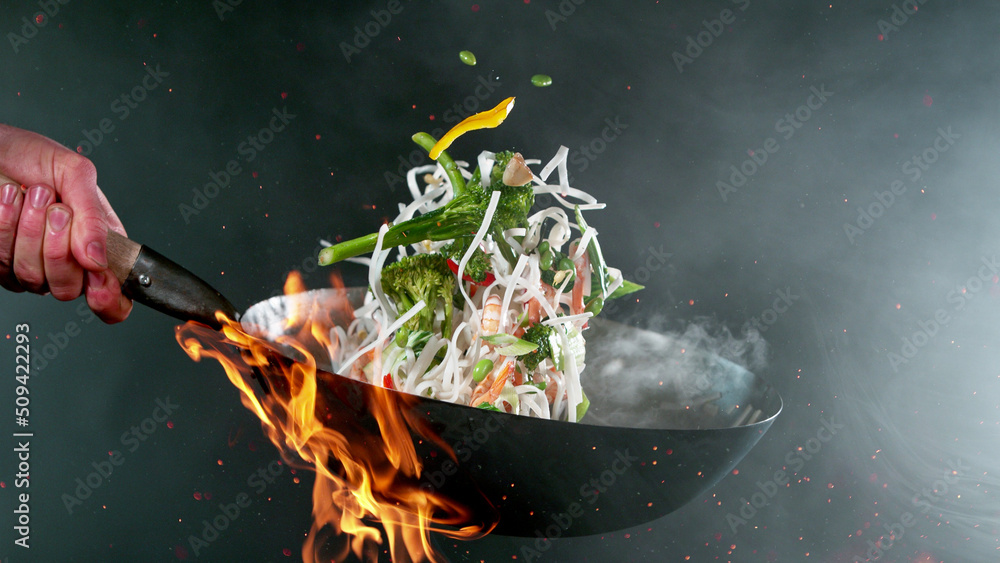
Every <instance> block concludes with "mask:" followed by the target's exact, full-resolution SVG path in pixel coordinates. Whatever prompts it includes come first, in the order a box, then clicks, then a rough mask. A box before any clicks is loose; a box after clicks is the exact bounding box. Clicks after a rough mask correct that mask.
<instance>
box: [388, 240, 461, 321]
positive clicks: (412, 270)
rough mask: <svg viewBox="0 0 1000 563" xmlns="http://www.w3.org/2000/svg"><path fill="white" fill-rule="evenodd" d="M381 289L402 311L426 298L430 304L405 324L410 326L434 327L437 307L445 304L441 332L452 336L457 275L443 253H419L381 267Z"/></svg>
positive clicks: (425, 300) (401, 312) (427, 303)
mask: <svg viewBox="0 0 1000 563" xmlns="http://www.w3.org/2000/svg"><path fill="white" fill-rule="evenodd" d="M382 289H383V290H384V291H385V294H386V295H387V296H388V297H389V298H390V299H392V301H393V302H394V303H395V304H396V310H397V311H398V312H399V314H400V315H403V314H405V313H406V312H407V311H409V310H410V309H411V308H412V307H413V306H414V305H415V304H416V303H418V302H419V301H421V300H423V301H424V303H425V304H426V305H427V306H426V307H424V309H423V310H421V311H420V312H419V313H417V314H416V315H414V317H413V318H412V319H410V320H409V321H407V322H406V324H405V325H404V326H405V327H406V328H408V329H409V330H424V331H431V330H433V329H434V311H435V309H437V306H438V303H441V304H443V306H444V321H443V322H442V323H441V332H442V333H443V334H444V336H445V338H448V337H450V336H451V317H452V312H453V310H454V302H455V275H454V274H452V273H451V269H449V268H448V260H447V258H445V257H444V256H442V255H441V254H416V255H414V256H408V257H406V258H403V259H402V260H399V261H398V262H394V263H392V264H389V265H388V266H386V267H384V268H382Z"/></svg>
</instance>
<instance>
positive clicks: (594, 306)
mask: <svg viewBox="0 0 1000 563" xmlns="http://www.w3.org/2000/svg"><path fill="white" fill-rule="evenodd" d="M603 308H604V300H603V299H601V298H600V297H595V298H593V299H591V300H590V303H587V308H586V309H585V310H586V311H587V312H588V313H590V314H591V315H594V316H595V317H596V316H597V315H600V314H601V309H603Z"/></svg>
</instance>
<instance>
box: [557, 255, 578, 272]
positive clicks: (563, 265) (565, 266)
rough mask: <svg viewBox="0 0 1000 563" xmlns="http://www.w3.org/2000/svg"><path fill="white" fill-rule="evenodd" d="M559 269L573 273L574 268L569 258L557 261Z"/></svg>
mask: <svg viewBox="0 0 1000 563" xmlns="http://www.w3.org/2000/svg"><path fill="white" fill-rule="evenodd" d="M559 269H560V270H570V271H571V272H575V271H576V266H575V265H574V264H573V261H572V260H570V259H569V258H563V259H562V260H560V261H559Z"/></svg>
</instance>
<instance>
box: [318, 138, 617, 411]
mask: <svg viewBox="0 0 1000 563" xmlns="http://www.w3.org/2000/svg"><path fill="white" fill-rule="evenodd" d="M568 154H569V150H568V149H567V148H566V147H560V149H559V151H558V152H557V153H556V154H555V156H554V157H553V158H552V159H551V160H550V161H549V162H548V163H547V164H546V165H545V167H544V168H543V169H542V171H541V172H540V173H539V174H537V175H533V177H532V189H533V192H534V193H535V194H550V195H552V196H553V198H554V199H555V201H556V203H557V205H553V206H551V207H548V208H545V209H541V210H539V211H537V212H535V213H533V214H531V215H530V216H529V217H528V223H527V227H515V228H508V229H507V230H505V231H504V232H503V233H502V234H500V235H498V236H502V237H504V242H506V244H508V245H509V246H510V247H511V249H512V250H513V251H514V253H515V256H517V260H516V262H515V263H514V264H513V265H512V264H511V263H509V262H507V260H506V259H504V258H503V256H502V255H501V254H500V251H499V248H498V245H497V243H498V242H499V241H497V240H494V239H493V238H492V237H493V235H492V234H491V233H492V232H493V231H492V229H491V225H492V223H493V218H494V215H495V214H496V211H497V207H498V205H499V202H500V196H501V192H500V191H493V192H492V193H491V194H490V199H489V204H488V206H487V207H486V210H485V213H484V215H483V219H482V222H481V224H480V225H479V229H478V230H477V231H476V234H475V235H474V236H473V238H472V240H471V241H470V242H469V244H468V249H467V250H466V252H465V253H464V254H463V255H462V256H461V259H460V260H459V262H458V264H457V274H456V284H457V286H458V288H457V294H460V295H461V299H458V298H457V295H456V299H455V302H454V307H453V313H452V319H451V321H452V323H451V324H452V332H451V334H450V335H449V336H448V338H445V337H444V336H443V335H442V334H441V333H440V332H439V331H436V332H434V333H432V334H430V335H427V333H422V334H423V336H422V337H421V338H422V339H421V340H420V342H423V344H422V346H423V348H422V349H421V348H418V349H414V348H413V347H411V343H412V342H416V341H413V340H406V342H405V343H404V342H403V341H400V342H399V343H398V344H397V343H396V341H395V339H394V338H392V336H393V335H394V334H397V332H398V331H399V329H400V328H401V327H402V326H403V325H404V324H406V323H407V321H409V320H410V319H412V318H413V317H414V316H415V315H417V313H418V312H420V311H421V310H423V309H424V308H425V307H433V308H434V318H435V319H436V320H435V321H434V323H435V325H437V323H440V322H442V319H443V318H444V317H443V315H444V312H443V311H444V310H443V306H442V305H441V304H440V303H425V302H424V301H419V302H418V303H417V304H416V305H414V306H413V307H412V308H410V309H409V310H407V311H406V313H405V314H402V315H399V314H398V311H397V309H396V307H395V305H394V304H393V302H392V300H391V299H390V298H389V296H388V295H387V294H386V292H385V291H384V290H383V288H382V285H381V272H382V268H383V267H384V265H385V263H386V262H387V260H388V259H389V256H390V254H391V253H392V251H393V249H392V248H388V249H387V248H384V246H383V245H384V238H385V234H386V232H387V230H388V228H389V227H388V225H383V226H382V227H381V228H380V229H379V233H378V238H377V241H376V245H375V250H374V252H373V253H372V256H371V257H370V258H368V257H358V258H355V259H353V261H355V262H358V263H363V264H365V265H366V266H368V268H369V271H368V283H369V286H370V288H371V290H370V292H369V294H368V295H366V299H365V303H364V304H363V305H361V306H360V307H358V308H357V309H356V310H355V319H354V320H353V321H352V322H351V323H350V325H348V326H347V327H334V328H333V329H331V331H330V340H331V344H330V346H329V354H330V361H331V364H332V365H334V366H339V368H338V371H340V372H341V373H350V374H351V375H352V376H353V377H357V378H361V379H366V380H368V381H369V382H370V383H374V384H376V385H382V384H383V377H384V376H386V375H388V376H389V378H391V380H392V382H393V385H395V386H396V387H397V388H398V389H399V390H400V391H403V392H407V393H412V394H416V395H420V396H429V397H433V398H436V399H439V400H443V401H448V402H455V403H463V404H470V402H471V403H473V404H475V402H474V401H475V399H476V395H477V394H483V393H486V395H485V396H484V398H483V399H480V401H485V403H484V404H487V405H491V406H492V407H495V408H500V409H506V410H508V412H511V413H514V414H521V415H525V416H533V417H540V418H554V419H560V420H569V421H576V419H577V408H578V406H579V405H580V404H581V403H582V401H583V389H582V386H581V374H582V372H583V369H584V367H585V366H584V363H583V362H582V361H578V360H582V352H579V353H580V354H581V356H579V358H578V357H577V355H576V354H577V351H578V350H582V346H583V337H582V335H581V332H582V331H583V329H584V328H585V326H586V323H587V321H588V320H589V319H590V318H591V317H592V316H593V315H592V314H591V313H587V312H584V313H579V314H570V312H571V311H572V309H571V307H570V305H571V303H572V295H571V293H570V291H569V289H568V288H569V285H570V283H576V284H582V289H583V293H584V295H590V294H591V284H592V280H591V269H590V266H588V265H589V260H588V259H587V248H588V247H589V246H590V245H591V244H596V243H597V236H598V233H597V231H596V230H595V229H593V228H592V227H588V228H587V229H586V231H584V232H582V233H581V229H580V227H579V225H577V224H576V223H575V222H573V221H571V220H570V216H569V214H568V213H567V209H571V210H575V209H577V208H579V209H580V210H581V211H584V210H588V209H600V208H603V207H604V204H603V203H600V202H598V201H597V200H596V199H595V198H594V197H593V196H591V195H590V194H588V193H586V192H584V191H582V190H579V189H576V188H573V187H572V186H570V185H569V175H568V172H567V168H566V160H567V157H568ZM495 160H496V155H495V154H494V153H491V152H488V151H484V152H482V153H481V154H479V155H478V157H477V159H476V165H477V168H478V169H479V170H478V171H479V175H480V178H483V179H485V181H486V182H487V183H489V178H490V177H491V172H492V169H493V166H494V163H495ZM525 162H526V163H527V164H533V165H537V164H540V161H539V160H534V159H533V160H525ZM456 164H457V165H458V167H459V171H460V173H461V175H462V176H463V177H464V178H466V179H469V178H471V177H472V172H471V171H470V170H469V168H468V163H465V162H456ZM553 172H557V178H556V179H555V180H554V181H553V183H552V184H548V183H546V182H548V181H549V178H550V176H551V175H552V173H553ZM427 174H431V177H428V176H426V175H427ZM421 178H422V179H423V180H425V181H424V183H423V185H422V184H421ZM406 183H407V188H408V191H409V192H410V195H411V196H412V201H411V202H410V203H408V204H405V205H400V206H399V213H398V215H397V216H396V218H394V219H393V224H398V223H400V222H402V221H406V220H409V219H411V218H412V217H415V216H417V215H421V214H425V213H429V212H431V211H434V210H436V209H439V208H440V207H442V206H444V205H446V204H447V203H448V202H449V201H451V200H452V199H453V198H454V186H452V184H451V180H450V178H449V177H448V175H447V174H446V173H445V170H444V168H443V167H442V166H441V165H440V164H439V163H436V164H432V165H427V166H419V167H414V168H411V169H410V170H409V171H408V172H407V174H406ZM571 241H575V242H573V244H574V245H576V246H575V247H572V246H570V247H567V244H569V243H570V242H571ZM542 242H546V243H548V245H549V247H550V248H551V249H552V251H553V252H554V251H558V252H560V253H561V254H560V256H562V255H568V256H569V257H570V258H571V259H573V260H574V261H575V263H576V265H577V272H575V273H574V275H572V276H566V277H565V279H563V280H561V281H560V282H559V283H555V282H554V280H553V279H552V278H551V276H552V271H551V270H550V271H549V272H543V271H542V268H541V265H540V254H539V253H538V246H539V245H540V244H541V243H542ZM449 243H450V241H436V242H418V243H415V244H411V245H408V246H406V247H400V249H399V252H400V255H401V256H406V255H412V254H425V253H429V252H436V251H438V250H439V249H440V248H441V247H443V246H445V245H447V244H449ZM477 249H482V250H483V251H484V252H485V253H486V256H487V258H488V260H489V261H490V266H491V270H492V272H493V274H494V278H495V279H493V280H492V281H491V282H490V283H489V284H487V285H486V286H474V285H473V284H471V283H470V282H466V281H463V279H462V278H463V275H464V274H465V271H466V268H467V267H468V265H469V261H470V260H471V258H472V256H473V253H474V252H475V251H476V250H477ZM581 260H583V261H582V262H581ZM581 268H582V274H581V272H580V269H581ZM607 272H608V280H609V281H608V283H607V285H608V291H609V292H611V291H614V290H615V289H617V288H618V287H620V286H621V285H622V283H623V279H622V277H621V272H620V271H619V270H617V269H614V268H608V269H607ZM543 274H545V275H547V276H549V277H548V278H545V279H548V280H549V281H550V282H552V283H554V285H555V286H556V287H550V286H549V285H547V284H546V283H545V282H544V281H543ZM578 275H579V279H576V278H577V277H578ZM593 283H599V282H593ZM600 285H601V284H600V283H599V285H598V287H597V291H598V292H600ZM494 294H495V295H498V296H500V312H499V326H498V329H497V330H498V332H500V333H508V334H512V333H513V334H521V332H519V331H523V330H524V328H522V327H523V326H524V324H522V323H524V322H525V319H526V318H527V317H526V315H527V314H528V313H529V310H531V311H533V312H534V314H535V315H537V316H536V317H534V319H535V320H536V321H538V322H540V323H541V324H543V325H546V326H550V327H553V332H552V334H553V338H558V342H559V343H561V352H560V353H561V354H562V357H560V358H559V361H558V362H555V361H554V360H553V359H552V358H545V359H542V360H540V361H539V362H538V367H537V368H534V369H532V370H530V371H526V370H527V368H526V367H525V365H524V363H523V361H522V360H523V358H521V359H519V358H515V357H507V356H504V355H502V354H501V353H500V351H499V348H502V346H494V345H493V344H490V343H488V342H486V341H484V340H483V339H482V338H481V333H482V330H483V329H482V322H483V320H482V319H483V310H484V307H485V306H486V300H487V297H488V296H489V295H494ZM577 297H578V298H579V294H577ZM605 297H606V296H605ZM576 306H578V305H576ZM397 317H398V318H397ZM533 322H534V321H533ZM413 337H414V332H413V331H411V332H410V333H408V336H407V338H408V339H412V338H413ZM413 346H416V345H415V344H413ZM554 349H555V347H554ZM417 350H419V351H417ZM366 358H367V361H366ZM483 359H488V360H490V361H492V362H493V365H494V368H493V371H492V372H491V373H490V374H488V379H485V380H483V381H482V382H481V383H480V382H476V381H475V380H474V378H473V370H474V369H475V366H476V364H477V363H479V362H480V361H481V360H483ZM510 362H515V366H516V368H515V369H516V370H517V373H516V374H515V373H514V371H510V372H507V371H505V366H506V365H507V364H509V363H510ZM363 363H364V364H365V365H364V366H361V364H363ZM556 365H559V366H560V367H561V369H560V370H556V369H555V366H556ZM383 366H384V367H383ZM501 373H504V374H509V376H510V379H508V380H507V381H505V382H503V384H502V386H501V387H502V389H500V391H499V392H497V391H490V389H489V388H491V387H493V388H497V385H499V382H497V385H493V383H494V381H495V379H494V378H496V377H500V374H501ZM515 375H516V376H517V379H516V381H517V382H519V383H517V384H515V379H514V376H515ZM385 384H386V385H388V384H389V381H388V378H387V381H386V382H385ZM484 389H485V391H484ZM494 394H495V395H494Z"/></svg>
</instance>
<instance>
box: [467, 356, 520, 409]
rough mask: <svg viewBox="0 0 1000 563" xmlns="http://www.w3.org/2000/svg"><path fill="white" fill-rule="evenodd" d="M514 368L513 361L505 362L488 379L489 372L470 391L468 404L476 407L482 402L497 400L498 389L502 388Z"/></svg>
mask: <svg viewBox="0 0 1000 563" xmlns="http://www.w3.org/2000/svg"><path fill="white" fill-rule="evenodd" d="M513 370H514V362H507V363H506V364H504V366H503V367H502V368H500V373H499V375H497V376H496V377H494V378H493V380H492V381H490V377H492V376H493V374H490V375H489V376H487V377H486V379H484V380H483V382H482V383H480V384H479V385H478V386H476V390H475V391H473V392H472V400H471V401H470V402H469V406H472V407H478V406H479V405H481V404H483V403H492V402H493V401H496V400H497V397H499V396H500V391H502V390H503V386H504V385H506V384H507V380H508V379H509V378H510V373H511V372H512V371H513Z"/></svg>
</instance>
